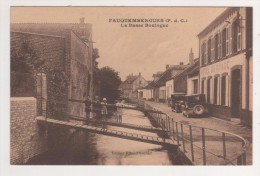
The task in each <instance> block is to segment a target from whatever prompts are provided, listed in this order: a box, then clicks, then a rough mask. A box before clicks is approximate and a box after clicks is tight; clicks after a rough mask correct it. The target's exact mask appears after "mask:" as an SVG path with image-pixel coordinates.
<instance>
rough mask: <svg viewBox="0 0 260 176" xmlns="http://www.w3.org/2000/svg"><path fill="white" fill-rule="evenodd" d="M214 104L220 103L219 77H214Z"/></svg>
mask: <svg viewBox="0 0 260 176" xmlns="http://www.w3.org/2000/svg"><path fill="white" fill-rule="evenodd" d="M214 104H218V77H215V78H214Z"/></svg>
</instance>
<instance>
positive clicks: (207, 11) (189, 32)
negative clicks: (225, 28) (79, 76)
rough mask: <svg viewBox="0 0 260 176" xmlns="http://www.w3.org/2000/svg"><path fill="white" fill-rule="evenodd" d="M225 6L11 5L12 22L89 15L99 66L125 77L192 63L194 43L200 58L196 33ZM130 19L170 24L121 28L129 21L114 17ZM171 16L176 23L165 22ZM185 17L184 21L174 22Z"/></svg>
mask: <svg viewBox="0 0 260 176" xmlns="http://www.w3.org/2000/svg"><path fill="white" fill-rule="evenodd" d="M224 10H225V8H219V7H213V8H209V7H12V8H11V22H14V23H26V22H37V23H41V22H46V23H70V22H73V23H77V22H79V19H80V18H81V17H84V18H85V22H86V23H91V24H92V32H93V35H92V36H93V41H94V42H95V43H94V47H95V48H98V49H99V55H100V58H99V59H98V62H99V68H101V67H104V66H109V67H112V68H113V69H114V70H116V71H118V72H119V75H120V77H121V79H122V80H125V78H126V76H127V75H129V74H134V75H137V74H139V73H141V74H142V75H143V76H144V78H145V79H147V80H152V74H153V73H156V72H158V71H165V66H166V64H170V65H174V64H179V63H180V62H184V64H187V63H188V59H189V52H190V50H191V48H192V50H193V52H194V56H195V58H197V57H198V53H199V40H198V38H197V34H198V33H199V32H201V31H202V30H203V29H204V28H205V27H206V26H207V25H208V24H209V23H210V22H211V21H213V20H214V19H215V18H216V17H217V16H218V15H219V14H221V13H222V12H223V11H224ZM125 18H127V19H163V20H164V22H163V24H168V27H165V28H158V27H121V25H123V26H124V25H125V24H126V25H128V23H121V22H109V20H110V19H125ZM168 19H169V20H170V21H171V22H165V21H166V20H168ZM181 19H183V20H184V21H185V22H174V21H175V20H178V21H180V20H181ZM139 24H143V25H145V23H139ZM149 24H154V23H153V22H149Z"/></svg>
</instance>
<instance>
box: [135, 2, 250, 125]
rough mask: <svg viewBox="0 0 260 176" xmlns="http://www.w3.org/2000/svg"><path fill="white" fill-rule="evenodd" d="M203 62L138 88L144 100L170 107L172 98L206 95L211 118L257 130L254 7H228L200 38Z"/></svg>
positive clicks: (169, 71) (169, 72)
mask: <svg viewBox="0 0 260 176" xmlns="http://www.w3.org/2000/svg"><path fill="white" fill-rule="evenodd" d="M197 37H198V39H199V58H196V59H194V58H193V57H194V54H193V52H192V50H191V51H190V54H189V63H188V64H186V65H184V64H183V63H180V64H179V65H172V66H171V65H167V66H166V70H165V71H164V72H158V73H155V74H154V75H153V78H154V79H153V81H152V82H149V83H148V84H147V86H145V87H142V88H139V89H138V95H139V96H138V98H143V99H147V100H153V101H156V102H167V99H169V98H170V96H171V94H174V93H186V94H187V95H191V94H205V96H206V101H207V104H208V107H209V110H210V113H211V115H213V116H216V117H219V118H223V119H228V120H230V119H231V118H237V119H239V120H240V122H241V123H242V124H245V125H248V126H252V87H253V74H252V73H253V72H252V68H253V59H252V47H253V46H252V8H251V7H232V8H227V9H226V10H225V11H224V12H223V13H222V14H220V15H219V16H218V17H216V18H215V19H214V20H213V21H212V22H211V23H210V24H209V25H208V26H207V27H206V28H205V29H203V30H202V31H201V32H200V33H199V34H198V35H197Z"/></svg>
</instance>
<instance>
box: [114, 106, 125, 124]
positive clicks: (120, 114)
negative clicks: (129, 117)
mask: <svg viewBox="0 0 260 176" xmlns="http://www.w3.org/2000/svg"><path fill="white" fill-rule="evenodd" d="M116 107H117V117H118V122H119V123H122V116H123V107H124V104H123V103H122V102H121V101H118V102H117V103H116Z"/></svg>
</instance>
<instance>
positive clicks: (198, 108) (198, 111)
mask: <svg viewBox="0 0 260 176" xmlns="http://www.w3.org/2000/svg"><path fill="white" fill-rule="evenodd" d="M193 112H194V114H196V115H202V114H204V112H205V108H204V107H203V106H202V105H196V106H194V108H193Z"/></svg>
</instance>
